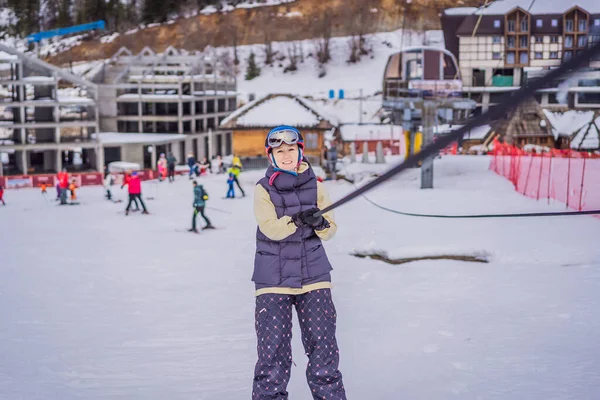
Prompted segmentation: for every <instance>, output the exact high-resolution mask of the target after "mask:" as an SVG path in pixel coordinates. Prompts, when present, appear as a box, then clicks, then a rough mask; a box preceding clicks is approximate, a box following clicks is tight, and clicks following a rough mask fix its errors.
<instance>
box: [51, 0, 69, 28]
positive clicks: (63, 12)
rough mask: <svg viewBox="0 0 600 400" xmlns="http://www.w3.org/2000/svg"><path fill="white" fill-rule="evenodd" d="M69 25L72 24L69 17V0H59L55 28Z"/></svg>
mask: <svg viewBox="0 0 600 400" xmlns="http://www.w3.org/2000/svg"><path fill="white" fill-rule="evenodd" d="M71 25H73V19H72V18H71V0H61V1H60V4H59V7H58V16H57V18H56V26H55V28H63V27H65V26H71Z"/></svg>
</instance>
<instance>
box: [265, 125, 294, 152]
mask: <svg viewBox="0 0 600 400" xmlns="http://www.w3.org/2000/svg"><path fill="white" fill-rule="evenodd" d="M300 141H301V139H300V134H299V133H298V132H297V131H293V130H291V129H283V130H280V131H276V132H273V133H270V134H269V137H268V138H267V146H268V147H269V148H273V149H275V148H277V147H279V146H281V145H282V144H283V143H285V144H290V145H291V144H297V143H299V142H300Z"/></svg>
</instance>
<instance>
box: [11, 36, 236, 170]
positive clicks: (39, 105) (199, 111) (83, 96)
mask: <svg viewBox="0 0 600 400" xmlns="http://www.w3.org/2000/svg"><path fill="white" fill-rule="evenodd" d="M87 78H88V79H84V78H82V77H80V76H77V75H75V74H73V73H71V72H68V71H67V70H64V69H61V68H58V67H55V66H53V65H50V64H48V63H45V62H43V61H41V60H39V59H37V58H35V57H32V56H29V55H26V54H23V53H20V52H18V51H16V50H15V49H13V48H8V47H5V46H0V154H1V156H2V163H0V165H1V167H0V173H3V174H5V175H18V174H24V175H25V174H31V173H44V172H45V173H52V172H56V171H58V170H60V169H62V168H63V167H64V168H66V169H67V170H70V171H78V170H79V171H86V170H100V171H101V170H102V169H103V167H104V165H105V164H107V163H109V162H111V161H118V160H124V161H130V162H135V163H138V164H140V166H142V167H143V168H154V167H155V165H156V158H157V157H158V154H160V153H167V152H173V154H174V155H175V157H176V158H177V159H178V160H179V162H183V161H184V160H185V158H186V155H187V154H188V153H192V154H194V155H195V156H196V158H202V157H207V158H210V157H212V156H215V155H227V154H231V149H232V143H231V140H232V139H231V132H227V131H219V130H218V127H219V124H220V122H221V121H222V120H223V119H224V118H225V117H226V116H227V115H228V114H229V113H230V112H231V111H233V110H234V109H235V108H236V103H237V101H236V80H235V74H234V73H233V71H232V69H231V68H230V67H229V65H228V62H227V60H226V59H222V58H220V57H217V56H216V55H215V54H212V53H203V52H186V51H180V50H177V49H174V48H168V49H166V50H165V52H163V53H155V52H154V51H152V50H151V49H149V48H145V49H143V50H142V51H141V52H140V53H139V54H135V55H134V54H132V53H131V51H129V50H128V49H126V48H121V49H120V50H119V51H118V52H117V54H115V55H114V56H113V57H112V58H110V59H109V60H106V61H105V62H104V63H103V65H102V66H101V68H97V69H96V71H95V72H94V73H93V76H88V77H87Z"/></svg>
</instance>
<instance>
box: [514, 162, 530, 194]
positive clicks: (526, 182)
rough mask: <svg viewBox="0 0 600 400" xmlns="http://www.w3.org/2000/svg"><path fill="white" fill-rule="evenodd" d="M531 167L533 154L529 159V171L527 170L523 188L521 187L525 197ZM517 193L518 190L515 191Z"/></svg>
mask: <svg viewBox="0 0 600 400" xmlns="http://www.w3.org/2000/svg"><path fill="white" fill-rule="evenodd" d="M532 166H533V154H531V156H530V157H529V169H528V170H527V177H526V178H525V186H524V187H523V194H524V195H525V196H527V194H526V193H527V186H529V176H530V175H531V167H532ZM517 191H518V190H517Z"/></svg>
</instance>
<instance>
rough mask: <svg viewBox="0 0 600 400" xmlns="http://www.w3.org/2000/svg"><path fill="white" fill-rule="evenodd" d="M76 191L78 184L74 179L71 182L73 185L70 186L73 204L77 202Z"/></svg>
mask: <svg viewBox="0 0 600 400" xmlns="http://www.w3.org/2000/svg"><path fill="white" fill-rule="evenodd" d="M76 189H77V182H76V181H75V179H73V180H72V181H71V184H70V185H69V191H70V192H71V202H74V201H77V193H76Z"/></svg>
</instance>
